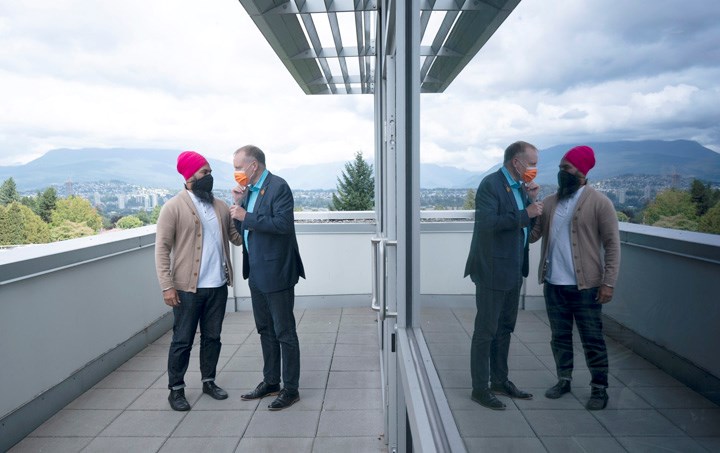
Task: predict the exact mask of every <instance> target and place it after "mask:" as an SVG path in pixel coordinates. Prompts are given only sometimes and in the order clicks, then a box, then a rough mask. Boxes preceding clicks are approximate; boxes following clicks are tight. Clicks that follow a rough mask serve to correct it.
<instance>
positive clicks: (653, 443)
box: [618, 437, 706, 453]
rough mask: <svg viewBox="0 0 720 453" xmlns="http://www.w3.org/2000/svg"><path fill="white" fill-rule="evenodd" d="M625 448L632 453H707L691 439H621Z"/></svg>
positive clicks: (619, 440) (619, 439)
mask: <svg viewBox="0 0 720 453" xmlns="http://www.w3.org/2000/svg"><path fill="white" fill-rule="evenodd" d="M618 442H620V443H621V444H622V445H623V447H625V448H626V449H627V451H630V452H632V453H655V452H659V451H661V452H677V453H705V452H706V450H705V448H703V447H702V446H701V445H700V444H699V443H697V442H696V441H694V440H693V439H691V438H689V437H619V438H618Z"/></svg>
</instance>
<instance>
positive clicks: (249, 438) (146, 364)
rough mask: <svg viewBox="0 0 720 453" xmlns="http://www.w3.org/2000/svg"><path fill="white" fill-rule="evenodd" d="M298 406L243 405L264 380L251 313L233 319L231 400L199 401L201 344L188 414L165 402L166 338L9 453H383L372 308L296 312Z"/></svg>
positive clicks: (226, 369) (225, 374)
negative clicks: (245, 397) (276, 408)
mask: <svg viewBox="0 0 720 453" xmlns="http://www.w3.org/2000/svg"><path fill="white" fill-rule="evenodd" d="M295 315H296V317H297V320H298V336H299V337H300V353H301V367H302V371H301V376H300V401H299V402H298V403H296V404H295V405H294V406H292V407H290V408H288V409H286V410H283V411H279V412H270V411H268V410H267V405H268V404H269V403H270V401H272V400H271V399H270V398H266V399H263V400H261V401H259V402H258V401H242V400H241V399H240V394H241V393H243V392H244V391H247V390H250V389H252V388H254V387H255V386H256V385H257V384H258V382H260V381H261V380H262V358H261V352H260V342H259V336H258V335H257V333H256V332H255V326H254V322H253V319H252V313H250V312H240V313H228V315H227V316H226V318H225V323H224V325H223V336H222V341H223V347H222V352H221V354H220V355H221V357H220V360H219V363H218V369H219V370H220V371H219V373H218V376H217V381H216V382H217V383H218V385H220V386H221V387H223V388H225V389H226V390H227V391H228V393H229V394H230V397H229V398H228V399H227V400H224V401H216V400H213V399H212V398H210V397H209V396H207V395H204V394H202V391H201V382H200V373H199V368H198V356H197V351H198V349H197V343H198V342H199V337H196V347H195V348H194V349H193V355H192V358H191V364H190V369H189V371H188V373H187V376H186V382H187V385H188V387H187V388H186V396H187V398H188V401H189V402H190V404H191V405H192V410H191V411H189V412H174V411H172V410H171V409H170V407H169V405H168V402H167V395H168V390H167V373H166V368H167V350H168V345H169V344H170V334H169V333H168V334H166V335H165V336H163V337H162V338H160V339H159V340H158V341H156V342H155V343H154V344H152V345H150V346H148V347H147V348H146V349H145V350H143V351H142V352H140V353H139V354H138V355H137V356H135V357H133V358H132V359H130V360H128V361H127V362H126V363H125V364H123V365H122V366H121V367H120V368H118V369H117V370H116V371H115V372H113V373H112V374H110V375H109V376H108V377H107V378H105V379H104V380H103V381H101V382H99V383H98V384H97V385H96V386H95V387H93V388H92V389H90V390H88V391H87V392H86V393H85V394H83V395H81V396H80V397H79V398H77V399H76V400H75V401H73V402H72V403H71V404H69V405H68V406H67V407H66V408H65V409H63V410H62V411H60V412H58V413H57V414H56V415H55V416H54V417H52V418H51V419H50V420H48V421H47V422H46V423H44V424H43V425H41V426H40V427H38V428H37V429H36V430H35V431H33V432H32V433H31V434H30V435H29V436H28V437H26V438H25V439H24V440H23V441H21V442H20V443H18V444H17V445H16V446H15V447H14V448H12V449H11V451H12V452H27V451H51V452H75V451H83V452H113V451H118V452H128V451H130V452H156V451H160V452H166V451H167V452H173V453H180V452H203V451H206V452H213V453H219V452H273V453H275V452H292V453H297V452H337V451H352V452H353V453H362V452H379V451H386V450H387V449H386V447H385V444H384V434H383V422H382V417H383V413H382V395H381V390H380V371H379V369H380V368H379V357H378V352H377V351H378V347H377V345H378V339H377V323H376V321H375V319H376V315H375V313H374V312H372V311H371V310H370V309H369V308H342V309H341V308H337V309H321V310H305V311H297V310H296V313H295Z"/></svg>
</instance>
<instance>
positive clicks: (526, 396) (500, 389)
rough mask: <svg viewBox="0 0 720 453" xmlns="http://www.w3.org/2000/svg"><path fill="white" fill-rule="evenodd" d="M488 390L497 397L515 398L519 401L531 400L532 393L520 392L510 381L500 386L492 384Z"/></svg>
mask: <svg viewBox="0 0 720 453" xmlns="http://www.w3.org/2000/svg"><path fill="white" fill-rule="evenodd" d="M490 390H492V391H493V392H494V393H497V394H499V395H506V396H509V397H510V398H517V399H519V400H531V399H532V397H533V396H532V393H527V392H523V391H522V390H520V389H518V388H517V387H515V384H513V383H512V382H511V381H505V382H503V383H502V384H495V383H493V384H492V385H491V386H490Z"/></svg>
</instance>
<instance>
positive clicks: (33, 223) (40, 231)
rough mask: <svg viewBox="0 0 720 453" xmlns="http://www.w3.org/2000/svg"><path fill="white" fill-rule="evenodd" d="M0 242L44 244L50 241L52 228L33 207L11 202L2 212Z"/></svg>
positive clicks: (8, 243) (4, 243) (0, 217)
mask: <svg viewBox="0 0 720 453" xmlns="http://www.w3.org/2000/svg"><path fill="white" fill-rule="evenodd" d="M0 230H1V231H0V244H2V245H19V244H44V243H46V242H50V228H49V227H48V225H47V224H46V223H45V222H43V221H42V219H41V218H40V217H39V216H38V215H37V214H35V213H34V212H33V211H32V209H30V208H28V207H27V206H25V205H23V204H20V203H17V202H15V203H10V204H9V205H7V206H6V207H4V208H2V212H0Z"/></svg>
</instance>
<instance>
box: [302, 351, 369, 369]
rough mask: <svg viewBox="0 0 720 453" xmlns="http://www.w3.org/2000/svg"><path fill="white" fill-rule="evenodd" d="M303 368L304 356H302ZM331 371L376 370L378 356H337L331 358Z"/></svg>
mask: <svg viewBox="0 0 720 453" xmlns="http://www.w3.org/2000/svg"><path fill="white" fill-rule="evenodd" d="M302 361H303V368H304V367H305V357H303V358H302ZM330 369H331V370H332V371H376V370H380V358H379V357H378V355H377V354H376V355H375V356H358V357H338V356H335V357H333V358H332V366H331V367H330Z"/></svg>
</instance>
